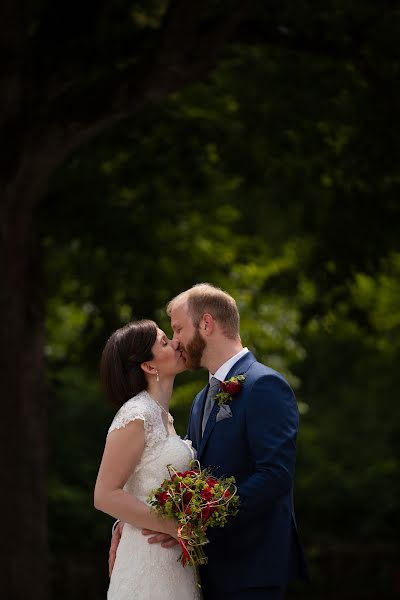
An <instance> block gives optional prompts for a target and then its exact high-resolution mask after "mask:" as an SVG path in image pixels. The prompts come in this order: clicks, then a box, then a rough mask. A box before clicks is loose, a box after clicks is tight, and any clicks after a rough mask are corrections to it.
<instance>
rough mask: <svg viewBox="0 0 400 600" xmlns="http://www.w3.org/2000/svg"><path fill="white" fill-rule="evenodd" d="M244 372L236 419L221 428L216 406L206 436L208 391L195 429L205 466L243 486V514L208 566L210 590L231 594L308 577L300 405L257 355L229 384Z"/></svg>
mask: <svg viewBox="0 0 400 600" xmlns="http://www.w3.org/2000/svg"><path fill="white" fill-rule="evenodd" d="M242 373H243V374H244V375H246V380H245V382H244V384H243V386H242V389H241V391H240V392H239V393H238V394H237V395H235V396H233V398H232V400H231V402H230V408H231V411H232V417H229V418H225V419H223V420H219V421H218V422H216V415H217V412H218V408H219V407H218V405H217V404H215V405H214V407H213V410H212V412H211V414H210V417H209V419H208V422H207V426H206V429H205V431H204V435H203V437H202V435H201V423H202V416H203V409H204V402H205V398H206V395H207V391H208V385H207V386H206V387H205V388H204V389H203V390H202V391H201V392H200V393H199V394H198V395H197V396H196V398H195V399H194V402H193V405H192V409H191V413H190V419H189V430H188V437H189V439H191V440H192V442H193V446H194V447H195V448H196V450H197V458H198V459H199V461H200V463H201V465H202V466H203V467H205V468H210V469H211V470H212V472H213V473H214V474H215V475H216V476H222V475H234V476H235V478H236V483H237V486H238V494H239V497H240V500H241V508H240V511H239V514H238V515H237V516H236V517H233V518H231V519H230V522H229V524H228V525H227V526H226V527H225V528H223V529H220V528H216V527H215V528H212V529H211V528H210V529H209V530H208V534H209V535H208V537H209V539H210V543H209V544H207V546H205V551H206V552H207V555H208V559H209V560H208V564H207V565H206V566H204V567H202V568H201V577H202V579H203V578H204V579H206V580H207V589H213V590H214V589H215V590H218V589H223V590H226V591H227V592H230V591H232V592H237V591H239V590H243V589H246V588H251V587H257V588H259V587H269V586H281V585H286V584H287V583H288V582H290V581H293V580H296V579H306V578H307V569H306V566H305V562H304V557H303V553H302V549H301V546H300V543H299V539H298V534H297V527H296V520H295V515H294V507H293V477H294V468H295V459H296V435H297V429H298V409H297V403H296V399H295V397H294V394H293V391H292V390H291V388H290V386H289V384H288V383H287V382H286V381H285V379H284V378H283V377H282V376H281V375H280V374H279V373H277V372H276V371H274V370H272V369H270V368H269V367H266V366H265V365H262V364H261V363H259V362H257V360H256V359H255V357H254V356H253V354H251V352H249V353H248V354H245V355H244V356H243V357H241V358H240V359H239V361H238V362H237V363H236V364H235V365H234V366H233V368H232V369H231V370H230V372H229V373H228V376H227V379H228V378H229V377H232V376H233V375H239V374H242Z"/></svg>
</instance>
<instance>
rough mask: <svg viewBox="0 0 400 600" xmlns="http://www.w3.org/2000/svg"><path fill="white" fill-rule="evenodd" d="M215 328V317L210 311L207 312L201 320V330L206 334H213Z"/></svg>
mask: <svg viewBox="0 0 400 600" xmlns="http://www.w3.org/2000/svg"><path fill="white" fill-rule="evenodd" d="M214 329H215V320H214V317H213V316H212V315H210V314H208V313H205V314H204V315H203V316H202V319H201V321H200V330H201V331H202V333H203V334H204V335H211V334H212V332H213V331H214Z"/></svg>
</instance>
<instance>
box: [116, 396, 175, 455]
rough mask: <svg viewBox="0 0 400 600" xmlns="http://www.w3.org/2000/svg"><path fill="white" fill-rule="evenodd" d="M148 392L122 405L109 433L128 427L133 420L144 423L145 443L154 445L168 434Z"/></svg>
mask: <svg viewBox="0 0 400 600" xmlns="http://www.w3.org/2000/svg"><path fill="white" fill-rule="evenodd" d="M149 400H150V399H149V397H148V396H147V394H146V393H140V394H138V395H137V396H135V397H134V398H131V399H130V400H128V401H127V402H125V404H123V405H122V406H121V408H120V409H119V411H118V412H117V414H116V415H115V417H114V419H113V422H112V423H111V425H110V428H109V430H108V433H111V431H114V430H115V429H121V428H122V427H126V426H127V425H128V423H131V422H132V421H136V420H140V421H143V423H144V431H145V445H146V446H152V445H153V444H155V443H156V442H158V441H159V440H161V439H163V438H164V437H165V435H166V432H165V428H164V426H163V424H162V420H161V418H160V416H159V414H158V412H157V406H156V405H155V404H154V402H152V401H151V400H150V402H149Z"/></svg>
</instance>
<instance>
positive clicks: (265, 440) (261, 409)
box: [209, 375, 298, 540]
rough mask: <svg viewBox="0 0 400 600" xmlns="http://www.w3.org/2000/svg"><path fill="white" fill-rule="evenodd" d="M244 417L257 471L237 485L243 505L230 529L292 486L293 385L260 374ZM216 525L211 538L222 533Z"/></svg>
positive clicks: (265, 508) (295, 415) (295, 420)
mask: <svg viewBox="0 0 400 600" xmlns="http://www.w3.org/2000/svg"><path fill="white" fill-rule="evenodd" d="M245 420H246V431H247V440H248V445H249V451H250V459H251V460H252V461H253V464H254V471H253V473H252V474H251V475H250V476H249V477H247V478H246V479H244V480H243V481H241V482H240V484H239V485H238V495H239V498H240V500H241V506H240V510H239V513H238V515H237V516H236V517H234V518H233V519H231V520H230V522H229V524H228V526H227V527H226V529H227V530H228V529H229V530H230V531H232V530H234V529H235V528H236V526H239V527H240V526H241V525H243V524H244V523H245V522H246V521H247V520H250V519H251V520H254V519H255V518H257V516H258V515H261V514H265V512H266V511H268V510H269V509H270V508H271V507H272V506H273V504H274V503H275V502H276V500H277V499H278V498H279V497H280V496H282V495H284V494H287V493H289V492H290V490H291V488H292V485H293V478H294V469H295V462H296V436H297V430H298V409H297V403H296V399H295V397H294V394H293V392H292V390H291V388H290V386H289V385H288V384H287V383H286V382H285V381H284V380H282V379H280V378H279V377H276V376H271V375H266V376H263V377H261V378H259V379H258V380H257V381H256V382H255V383H254V385H253V387H252V389H251V390H250V392H249V396H248V398H247V402H246V414H245ZM215 529H216V528H214V527H213V528H212V531H211V530H210V532H209V533H210V536H209V538H210V540H212V539H214V538H215V537H216V536H219V535H220V532H216V531H214V530H215ZM220 531H221V533H222V531H223V530H220ZM222 535H223V533H222Z"/></svg>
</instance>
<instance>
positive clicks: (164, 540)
mask: <svg viewBox="0 0 400 600" xmlns="http://www.w3.org/2000/svg"><path fill="white" fill-rule="evenodd" d="M142 533H143V535H149V536H151V537H149V539H148V540H147V541H148V542H149V544H161V546H162V547H163V548H173V547H174V546H176V545H177V544H178V541H177V540H176V539H175V538H173V537H172V536H170V535H168V533H160V532H158V531H152V530H151V529H142Z"/></svg>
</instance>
